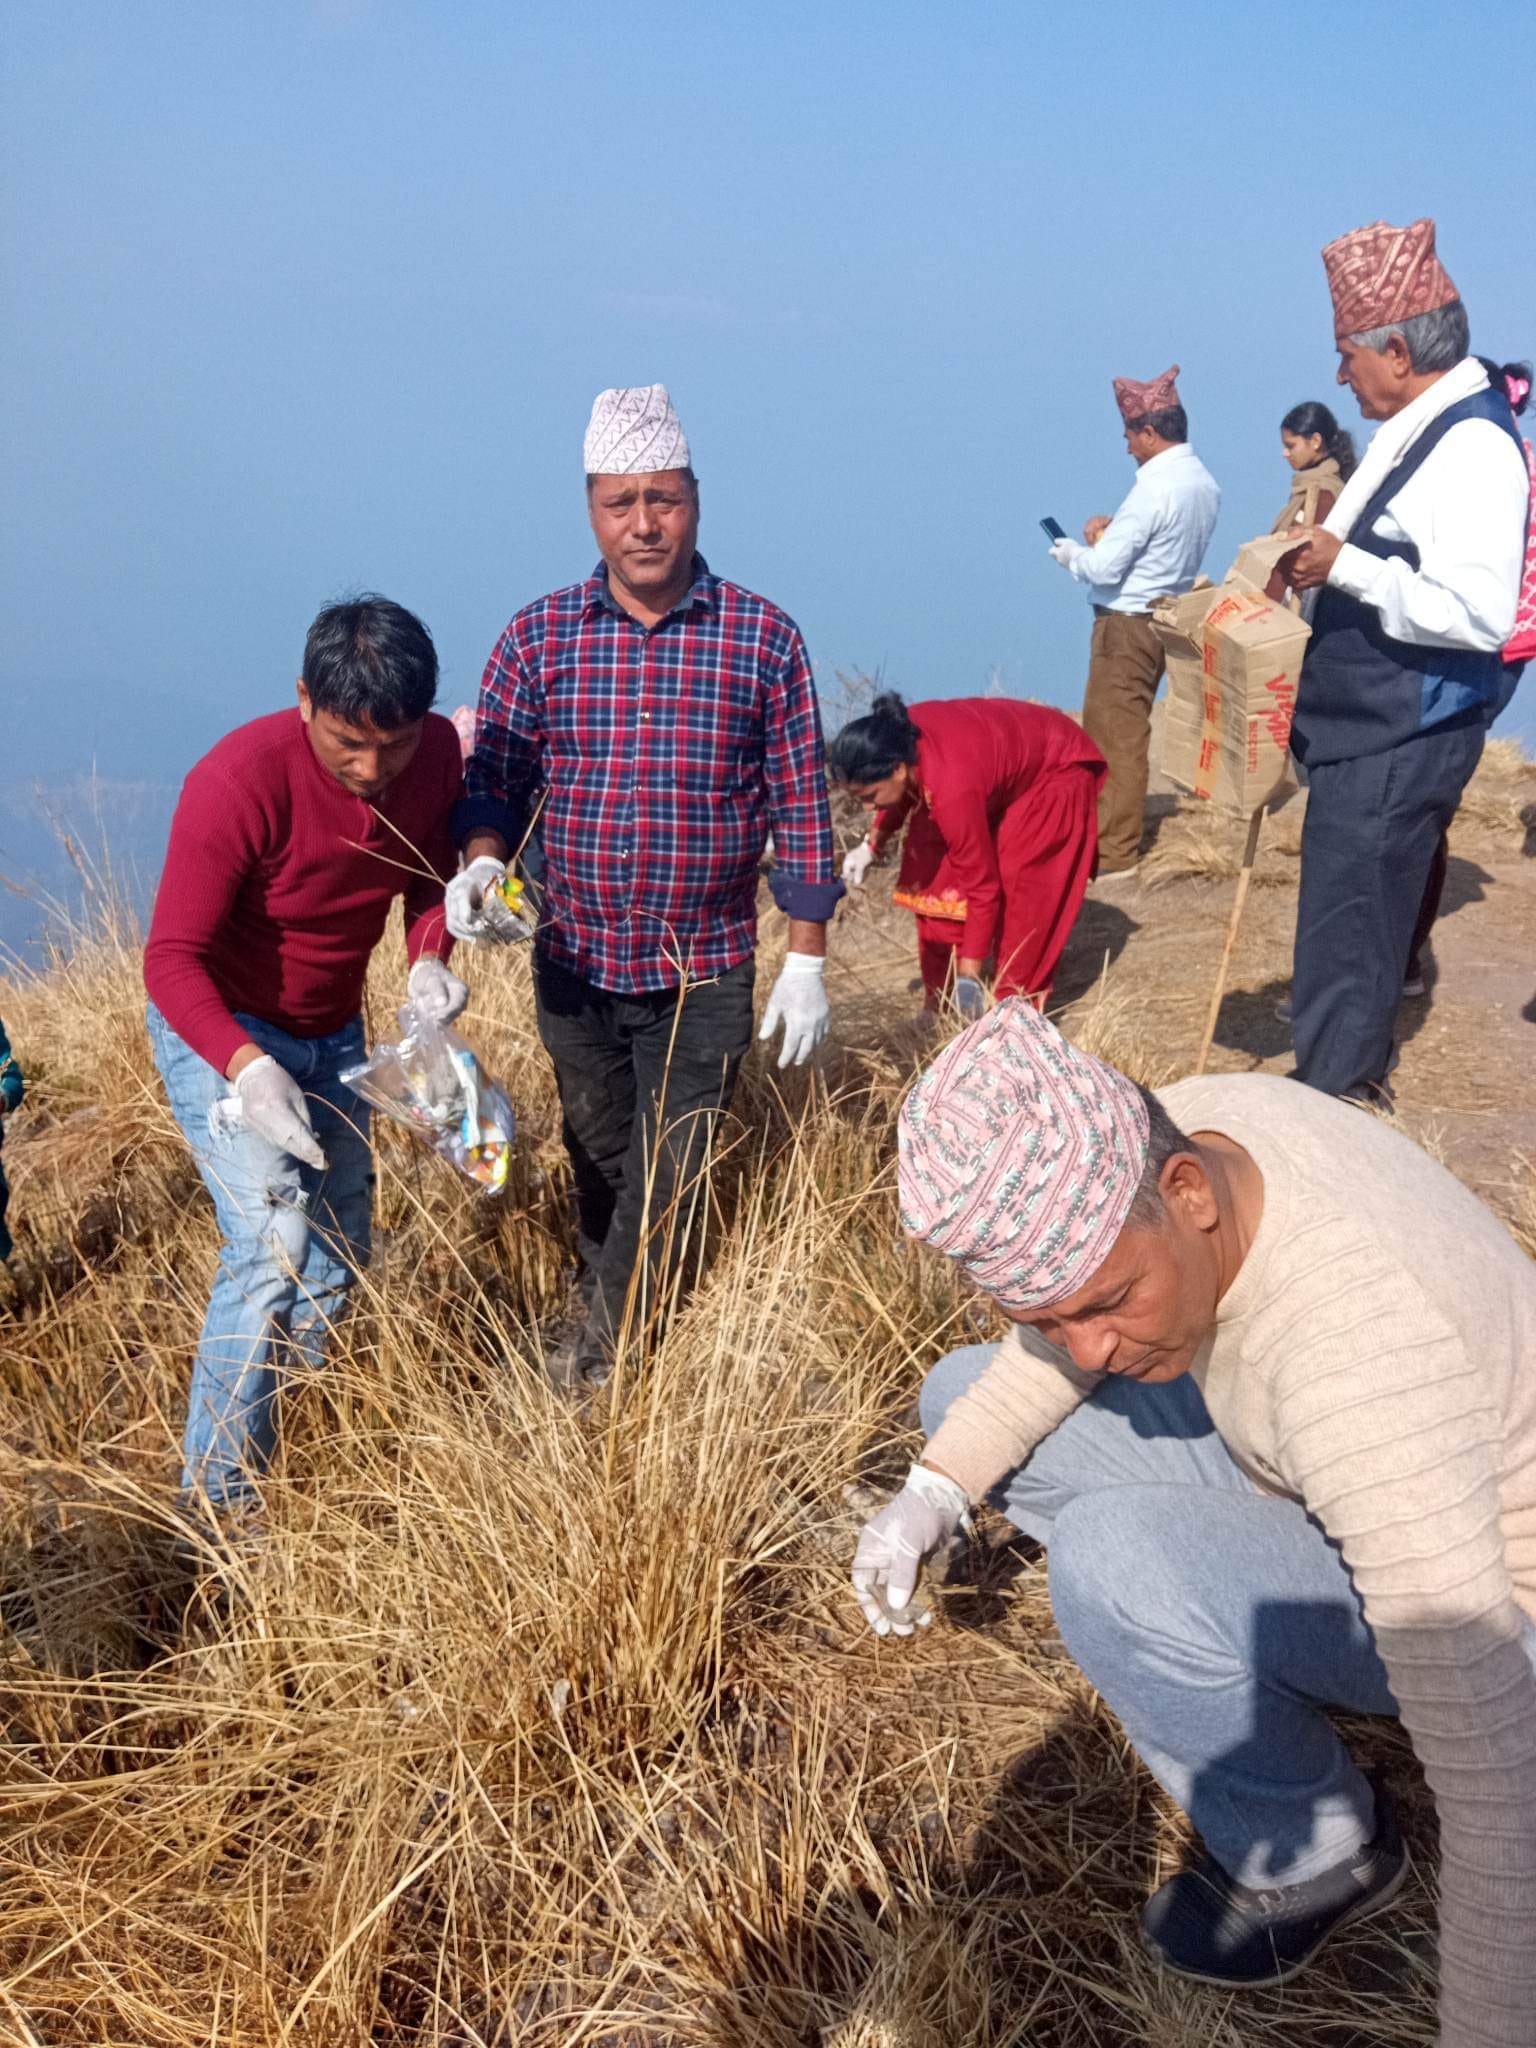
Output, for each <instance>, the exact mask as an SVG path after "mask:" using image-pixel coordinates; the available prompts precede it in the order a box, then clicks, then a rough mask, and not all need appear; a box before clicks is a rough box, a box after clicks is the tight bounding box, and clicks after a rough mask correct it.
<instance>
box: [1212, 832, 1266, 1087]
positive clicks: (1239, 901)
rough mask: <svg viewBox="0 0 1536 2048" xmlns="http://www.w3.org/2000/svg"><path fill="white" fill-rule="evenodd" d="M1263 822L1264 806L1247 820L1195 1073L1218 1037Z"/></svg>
mask: <svg viewBox="0 0 1536 2048" xmlns="http://www.w3.org/2000/svg"><path fill="white" fill-rule="evenodd" d="M1263 823H1264V810H1263V806H1262V805H1261V806H1260V807H1259V809H1258V810H1256V811H1255V812H1254V814H1253V816H1252V817H1251V818H1250V819H1249V820H1248V843H1247V845H1246V846H1245V847H1244V848H1243V865H1242V868H1241V869H1240V870H1239V873H1238V877H1237V894H1236V895H1235V896H1234V897H1233V899H1232V915H1231V916H1230V917H1229V918H1228V919H1227V942H1226V944H1225V945H1224V946H1223V947H1222V949H1221V963H1220V965H1219V966H1218V967H1217V969H1216V986H1215V987H1214V988H1213V989H1212V990H1211V1007H1210V1009H1209V1010H1208V1011H1207V1012H1206V1018H1205V1036H1204V1037H1203V1038H1202V1039H1201V1041H1200V1057H1199V1058H1198V1059H1197V1060H1196V1061H1195V1072H1196V1073H1197V1074H1203V1073H1204V1072H1205V1063H1206V1061H1207V1060H1208V1059H1209V1058H1210V1056H1211V1041H1212V1039H1214V1038H1215V1036H1216V1019H1217V1017H1218V1016H1219V1015H1220V1013H1221V999H1222V997H1223V996H1224V995H1225V994H1226V992H1227V972H1228V970H1229V969H1230V967H1231V965H1232V949H1233V947H1234V946H1235V945H1236V944H1237V928H1238V926H1239V925H1240V924H1241V923H1242V921H1243V905H1244V904H1245V903H1246V902H1247V901H1248V884H1249V883H1250V882H1251V881H1252V880H1253V863H1254V860H1255V858H1256V857H1257V855H1258V851H1259V827H1260V826H1261V825H1262V824H1263Z"/></svg>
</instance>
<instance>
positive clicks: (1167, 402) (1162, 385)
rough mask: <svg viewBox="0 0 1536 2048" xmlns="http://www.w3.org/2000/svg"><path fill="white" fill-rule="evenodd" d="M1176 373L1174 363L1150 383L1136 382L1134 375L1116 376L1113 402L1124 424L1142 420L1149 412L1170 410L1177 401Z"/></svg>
mask: <svg viewBox="0 0 1536 2048" xmlns="http://www.w3.org/2000/svg"><path fill="white" fill-rule="evenodd" d="M1178 375H1179V366H1178V364H1177V363H1175V364H1174V366H1173V368H1172V369H1171V370H1164V372H1163V374H1162V375H1161V377H1154V378H1153V379H1152V381H1151V383H1150V384H1138V383H1137V382H1136V379H1135V378H1134V377H1117V378H1116V379H1115V403H1116V405H1118V406H1119V408H1120V417H1121V419H1123V420H1124V421H1125V423H1126V425H1127V426H1129V425H1130V423H1131V421H1132V420H1144V419H1145V418H1146V416H1147V414H1148V413H1149V412H1169V411H1171V410H1172V408H1173V407H1174V406H1176V405H1177V404H1178V402H1179V386H1178Z"/></svg>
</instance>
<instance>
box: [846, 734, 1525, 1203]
mask: <svg viewBox="0 0 1536 2048" xmlns="http://www.w3.org/2000/svg"><path fill="white" fill-rule="evenodd" d="M1517 794H1518V792H1517ZM1531 794H1532V796H1533V797H1536V775H1533V776H1532V779H1531ZM1154 808H1155V809H1158V810H1161V811H1162V813H1163V815H1162V816H1161V817H1158V818H1155V819H1154V820H1153V829H1154V830H1155V831H1156V834H1157V837H1156V840H1155V842H1154V851H1155V853H1156V855H1157V858H1156V859H1155V860H1153V861H1151V862H1150V863H1149V866H1150V868H1151V870H1152V871H1153V873H1154V879H1153V880H1152V881H1150V882H1147V883H1144V884H1133V885H1130V886H1124V885H1122V886H1121V887H1120V888H1119V889H1117V890H1114V891H1113V892H1112V891H1110V890H1107V889H1106V890H1104V891H1103V892H1095V893H1092V894H1090V897H1089V900H1088V902H1087V903H1086V904H1085V905H1084V909H1083V913H1082V916H1081V917H1080V919H1079V921H1078V925H1077V929H1076V930H1075V932H1074V933H1073V936H1072V941H1071V944H1070V946H1069V947H1068V950H1067V954H1066V957H1065V959H1064V961H1063V963H1062V969H1061V973H1060V976H1059V979H1058V983H1057V989H1056V994H1055V998H1054V1000H1053V1003H1052V1009H1053V1011H1057V1010H1060V1009H1064V1008H1068V1007H1070V1006H1072V1005H1074V1004H1082V1003H1088V1002H1092V1001H1093V1000H1094V999H1095V996H1096V994H1097V993H1098V991H1099V989H1100V988H1102V989H1104V990H1105V991H1106V992H1108V993H1109V994H1111V995H1112V996H1113V997H1114V998H1115V999H1116V1000H1117V1001H1118V1002H1119V1003H1120V1004H1121V1005H1123V1007H1124V1008H1125V1010H1126V1012H1127V1017H1128V1029H1129V1031H1130V1032H1131V1033H1132V1034H1133V1037H1134V1042H1135V1044H1136V1045H1137V1046H1138V1047H1139V1048H1140V1049H1141V1050H1142V1051H1143V1052H1144V1054H1145V1064H1146V1066H1147V1069H1148V1071H1149V1073H1150V1075H1151V1077H1152V1078H1154V1079H1164V1078H1172V1077H1173V1076H1174V1075H1175V1074H1177V1073H1181V1072H1186V1071H1188V1070H1189V1068H1190V1067H1191V1066H1192V1064H1193V1062H1194V1059H1195V1055H1196V1052H1197V1050H1198V1046H1199V1041H1200V1033H1201V1030H1202V1027H1203V1024H1204V1020H1205V1013H1206V1007H1207V1005H1208V1003H1209V1000H1210V991H1211V985H1212V980H1213V977H1214V974H1215V970H1216V964H1217V961H1218V959H1219V957H1220V952H1221V946H1222V941H1223V938H1224V936H1225V931H1226V923H1227V918H1228V915H1229V912H1230V909H1231V904H1232V897H1233V890H1234V887H1235V883H1234V880H1233V879H1232V873H1233V871H1234V870H1235V866H1236V856H1237V852H1238V849H1239V847H1240V844H1241V838H1242V827H1241V825H1240V823H1238V822H1236V821H1233V822H1232V823H1231V824H1230V825H1227V824H1225V823H1224V822H1223V821H1221V820H1218V819H1215V818H1213V817H1211V816H1210V815H1209V814H1208V813H1202V812H1199V811H1196V810H1192V809H1191V807H1189V806H1183V807H1180V808H1179V809H1177V810H1175V809H1173V808H1172V806H1171V803H1170V802H1169V801H1168V800H1161V801H1160V802H1158V803H1157V804H1156V805H1155V806H1154ZM1507 808H1509V809H1510V813H1511V816H1512V817H1513V815H1514V812H1515V810H1516V809H1517V808H1518V806H1517V804H1516V803H1515V800H1514V799H1513V798H1511V799H1510V801H1509V805H1508V806H1507ZM1299 831H1300V807H1299V803H1293V804H1291V805H1289V806H1287V807H1286V808H1285V809H1284V810H1282V811H1281V812H1280V813H1279V814H1278V815H1277V816H1276V817H1275V818H1273V819H1272V820H1270V821H1268V823H1267V825H1266V835H1267V845H1266V848H1265V851H1264V852H1263V854H1262V855H1261V859H1260V864H1259V868H1258V870H1257V874H1256V880H1255V885H1254V887H1253V889H1252V890H1251V892H1250V894H1249V898H1248V905H1247V909H1246V912H1245V916H1244V921H1243V925H1242V928H1241V931H1240V934H1239V939H1238V944H1237V950H1236V952H1235V954H1234V957H1233V961H1232V969H1231V973H1230V976H1229V978H1228V985H1227V995H1226V998H1225V1000H1224V1002H1223V1004H1222V1008H1221V1013H1220V1017H1219V1020H1218V1024H1217V1031H1216V1042H1215V1046H1214V1048H1213V1051H1212V1056H1211V1062H1210V1064H1211V1067H1212V1069H1213V1070H1225V1071H1262V1072H1267V1073H1277V1074H1283V1073H1286V1072H1287V1071H1288V1070H1289V1067H1290V1064H1291V1040H1290V1027H1289V1025H1288V1024H1287V1023H1286V1022H1284V1021H1283V1020H1282V1019H1281V1018H1280V1017H1279V1016H1278V1015H1277V1014H1276V1005H1277V1003H1278V1002H1279V1001H1280V999H1281V998H1282V997H1284V996H1285V995H1286V994H1287V993H1288V992H1289V988H1290V976H1291V945H1292V938H1293V933H1294V927H1295V918H1296V882H1297V873H1298V867H1299V862H1298V860H1297V857H1296V848H1297V844H1298V839H1299ZM1521 842H1522V834H1521V832H1520V831H1519V830H1518V828H1511V826H1510V825H1509V824H1508V823H1507V822H1506V823H1503V824H1501V826H1500V828H1499V829H1493V828H1492V827H1491V826H1489V825H1487V824H1484V823H1482V822H1480V821H1478V820H1472V821H1467V820H1463V821H1460V822H1458V826H1457V828H1456V831H1455V833H1454V835H1453V840H1452V859H1451V867H1450V874H1449V877H1448V881H1447V886H1446V893H1445V902H1444V908H1443V911H1442V915H1441V918H1440V922H1439V924H1438V925H1437V926H1436V929H1435V936H1434V941H1433V947H1432V952H1433V960H1432V964H1431V965H1430V970H1429V978H1430V992H1429V994H1428V995H1427V996H1426V997H1425V998H1424V999H1423V1000H1421V1001H1418V1002H1405V1003H1404V1005H1403V1008H1402V1012H1401V1016H1400V1020H1399V1028H1400V1034H1401V1051H1402V1061H1401V1065H1400V1067H1399V1068H1398V1071H1397V1073H1396V1075H1395V1076H1394V1083H1395V1086H1396V1090H1397V1098H1398V1116H1399V1120H1400V1121H1401V1122H1402V1124H1403V1125H1404V1127H1405V1128H1406V1129H1408V1130H1409V1131H1410V1132H1411V1133H1412V1134H1413V1135H1414V1136H1416V1137H1419V1138H1421V1139H1422V1140H1423V1141H1424V1142H1426V1143H1428V1144H1429V1145H1431V1146H1432V1147H1433V1148H1434V1149H1436V1150H1437V1151H1439V1152H1440V1153H1441V1155H1442V1156H1443V1157H1444V1158H1445V1159H1446V1161H1447V1163H1448V1164H1449V1165H1451V1166H1452V1167H1453V1168H1454V1169H1455V1170H1456V1172H1457V1173H1459V1174H1460V1175H1461V1176H1462V1177H1463V1178H1464V1179H1465V1180H1467V1181H1468V1182H1469V1183H1470V1184H1471V1185H1473V1186H1474V1187H1476V1188H1478V1189H1479V1191H1480V1192H1483V1193H1485V1194H1486V1195H1487V1196H1488V1197H1489V1198H1490V1199H1491V1200H1493V1201H1494V1202H1495V1204H1496V1205H1497V1206H1499V1207H1501V1208H1505V1207H1508V1205H1509V1203H1510V1198H1511V1193H1512V1189H1513V1187H1514V1185H1515V1184H1516V1182H1517V1181H1518V1179H1519V1178H1520V1177H1521V1176H1522V1174H1523V1178H1524V1182H1525V1183H1526V1185H1527V1186H1528V1185H1529V1183H1530V1181H1531V1176H1532V1172H1533V1167H1536V1080H1533V1075H1536V858H1531V857H1529V856H1528V854H1527V853H1526V852H1525V851H1524V850H1523V848H1522V843H1521ZM1531 850H1532V852H1536V846H1533V847H1532V849H1531ZM1181 865H1182V866H1184V867H1185V869H1186V872H1184V873H1182V874H1180V873H1177V872H1176V871H1177V870H1178V869H1179V868H1180V866H1181ZM1159 867H1161V868H1162V869H1163V871H1164V875H1165V877H1166V876H1167V874H1168V870H1169V869H1172V870H1174V871H1175V872H1174V874H1173V875H1172V877H1171V878H1164V879H1157V878H1156V871H1157V870H1158V868H1159ZM1213 869H1214V870H1215V871H1216V872H1215V876H1214V878H1213V876H1212V873H1211V870H1213ZM1223 870H1225V871H1224V872H1223ZM889 890H890V871H889V869H887V870H885V871H883V872H877V873H875V874H874V875H872V876H871V880H870V888H869V891H868V892H867V897H868V900H866V902H865V903H863V904H861V905H856V906H855V907H854V910H853V913H852V914H851V915H849V916H846V917H845V919H844V920H843V923H842V927H841V930H840V934H839V941H838V944H837V946H836V949H835V950H836V952H837V953H838V954H839V955H840V956H841V959H842V961H843V963H844V965H843V975H844V976H845V977H846V981H847V984H848V986H849V991H850V995H853V994H854V991H855V990H856V991H857V994H856V997H855V1002H856V1003H868V1004H870V1005H871V1007H873V1005H874V1004H875V1003H876V1002H878V1003H879V1004H880V1005H881V1006H882V1007H883V1008H884V1012H885V1015H886V1017H887V1018H888V1017H889V1016H890V1014H891V1012H892V1011H893V1010H895V1011H896V1012H897V1014H899V1015H902V1016H905V1015H907V1014H909V1013H910V1012H912V1011H915V1010H916V1008H917V1006H918V1002H919V1000H920V999H919V998H918V997H917V996H915V995H913V994H912V993H911V992H910V990H909V989H908V988H907V982H908V981H909V980H910V978H911V976H912V974H913V973H914V972H915V951H914V945H913V937H912V931H911V922H910V920H909V919H906V918H904V916H903V914H902V913H900V912H898V911H895V910H894V909H893V908H891V906H890V905H889Z"/></svg>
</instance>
